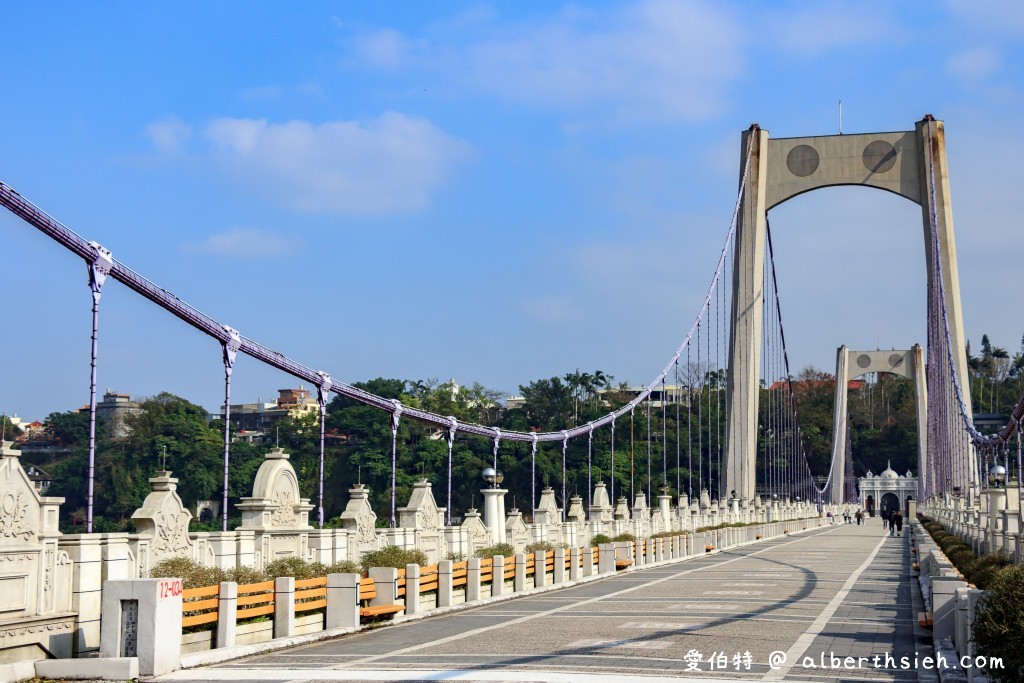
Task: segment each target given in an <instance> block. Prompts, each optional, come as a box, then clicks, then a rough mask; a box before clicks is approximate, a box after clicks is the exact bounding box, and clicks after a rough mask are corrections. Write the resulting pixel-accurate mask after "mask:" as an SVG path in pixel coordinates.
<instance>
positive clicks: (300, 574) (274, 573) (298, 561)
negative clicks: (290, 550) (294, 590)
mask: <svg viewBox="0 0 1024 683" xmlns="http://www.w3.org/2000/svg"><path fill="white" fill-rule="evenodd" d="M263 573H264V574H265V575H266V577H267V579H266V580H268V581H272V580H274V579H277V578H280V577H282V576H294V577H295V578H296V579H299V580H302V579H315V578H316V577H318V576H327V567H325V566H324V565H322V564H320V563H319V562H306V561H305V560H303V559H302V558H301V557H294V556H293V557H279V558H278V559H276V560H274V561H273V562H271V563H269V564H268V565H267V566H266V567H265V568H264V569H263Z"/></svg>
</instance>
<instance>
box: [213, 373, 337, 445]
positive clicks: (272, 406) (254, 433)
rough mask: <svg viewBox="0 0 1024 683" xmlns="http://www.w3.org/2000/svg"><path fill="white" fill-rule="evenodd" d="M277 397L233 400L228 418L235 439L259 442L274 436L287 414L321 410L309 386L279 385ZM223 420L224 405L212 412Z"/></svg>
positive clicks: (302, 413)
mask: <svg viewBox="0 0 1024 683" xmlns="http://www.w3.org/2000/svg"><path fill="white" fill-rule="evenodd" d="M277 393H278V396H277V400H276V401H270V402H267V403H264V402H263V401H262V400H260V401H258V402H256V403H237V404H232V406H231V414H230V417H229V419H230V420H231V424H232V426H233V427H234V428H235V430H236V431H235V440H239V441H247V442H252V443H260V442H262V441H265V440H267V439H268V438H273V431H274V425H275V424H276V423H277V422H279V421H280V420H282V419H284V418H285V417H302V416H303V415H308V414H309V413H319V412H320V403H319V401H318V400H317V398H316V396H310V391H309V389H305V388H303V387H301V386H300V387H299V388H298V389H278V391H277ZM210 417H211V418H212V419H217V420H223V419H224V409H223V408H221V412H220V413H219V414H214V415H211V416H210Z"/></svg>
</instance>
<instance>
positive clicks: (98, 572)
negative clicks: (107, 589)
mask: <svg viewBox="0 0 1024 683" xmlns="http://www.w3.org/2000/svg"><path fill="white" fill-rule="evenodd" d="M101 537H102V534H82V535H76V536H66V537H64V538H62V539H61V540H60V548H61V550H66V551H68V556H69V557H70V558H71V561H72V562H74V563H75V564H74V568H75V570H74V571H73V572H72V573H71V576H72V579H71V609H72V610H73V611H75V612H77V613H78V618H77V620H76V622H75V640H74V646H73V651H74V653H75V656H76V657H81V656H83V655H87V654H88V653H95V652H96V650H97V649H98V648H99V647H100V615H101V614H102V610H103V607H102V604H101V594H102V590H103V559H102V548H101V547H100V544H101V542H102V538H101Z"/></svg>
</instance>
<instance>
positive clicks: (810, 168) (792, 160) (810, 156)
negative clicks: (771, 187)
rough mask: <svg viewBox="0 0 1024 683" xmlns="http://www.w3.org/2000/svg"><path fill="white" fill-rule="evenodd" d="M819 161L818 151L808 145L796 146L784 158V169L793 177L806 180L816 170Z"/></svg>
mask: <svg viewBox="0 0 1024 683" xmlns="http://www.w3.org/2000/svg"><path fill="white" fill-rule="evenodd" d="M820 161H821V157H820V156H818V150H816V149H814V148H813V147H811V146H810V145H797V146H796V147H794V148H793V149H791V150H789V155H788V156H786V167H787V168H789V172H790V173H792V174H793V175H795V176H799V177H801V178H806V177H807V176H809V175H811V174H812V173H814V172H815V171H817V170H818V164H819V163H820Z"/></svg>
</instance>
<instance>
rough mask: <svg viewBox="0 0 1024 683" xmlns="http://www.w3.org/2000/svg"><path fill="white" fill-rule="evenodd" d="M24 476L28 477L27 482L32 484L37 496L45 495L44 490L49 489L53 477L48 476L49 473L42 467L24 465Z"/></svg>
mask: <svg viewBox="0 0 1024 683" xmlns="http://www.w3.org/2000/svg"><path fill="white" fill-rule="evenodd" d="M25 474H27V475H28V478H29V481H31V482H32V486H33V488H35V490H36V492H37V493H39V495H46V490H47V489H48V488H50V484H51V483H52V482H53V477H51V476H50V473H49V472H47V471H46V470H44V469H43V468H42V467H38V466H36V465H27V464H26V465H25Z"/></svg>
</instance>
